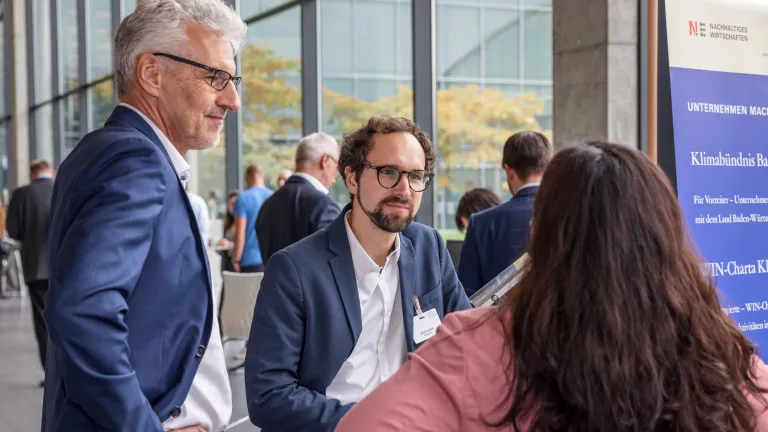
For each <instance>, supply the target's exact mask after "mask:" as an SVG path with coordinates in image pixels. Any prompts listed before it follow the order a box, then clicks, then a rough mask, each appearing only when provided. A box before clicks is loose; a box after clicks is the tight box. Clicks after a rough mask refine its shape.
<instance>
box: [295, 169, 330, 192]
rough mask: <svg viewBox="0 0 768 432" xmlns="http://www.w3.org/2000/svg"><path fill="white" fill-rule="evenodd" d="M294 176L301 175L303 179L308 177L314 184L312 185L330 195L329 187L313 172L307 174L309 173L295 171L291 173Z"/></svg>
mask: <svg viewBox="0 0 768 432" xmlns="http://www.w3.org/2000/svg"><path fill="white" fill-rule="evenodd" d="M293 176H296V177H301V178H303V179H306V180H307V181H308V182H309V183H311V184H312V186H314V187H315V189H317V190H319V191H320V192H322V193H324V194H326V195H328V188H327V187H325V186H323V184H322V183H320V180H318V179H316V178H315V176H313V175H312V174H307V173H303V172H295V173H293V174H291V177H293Z"/></svg>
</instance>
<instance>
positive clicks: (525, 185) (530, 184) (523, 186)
mask: <svg viewBox="0 0 768 432" xmlns="http://www.w3.org/2000/svg"><path fill="white" fill-rule="evenodd" d="M540 184H541V183H540V182H532V183H526V184H524V185H522V186H520V189H518V190H517V193H520V191H521V190H523V189H527V188H531V187H538V186H539V185H540ZM515 195H517V194H515Z"/></svg>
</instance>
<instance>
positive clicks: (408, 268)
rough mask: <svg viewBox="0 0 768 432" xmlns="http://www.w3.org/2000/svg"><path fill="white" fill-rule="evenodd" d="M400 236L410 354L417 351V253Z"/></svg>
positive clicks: (407, 338)
mask: <svg viewBox="0 0 768 432" xmlns="http://www.w3.org/2000/svg"><path fill="white" fill-rule="evenodd" d="M398 235H399V236H400V259H399V260H398V262H397V267H398V270H399V271H400V300H401V301H402V302H403V328H404V329H405V343H406V345H407V346H408V352H413V351H415V350H416V346H415V344H414V342H413V316H414V312H415V306H414V304H413V296H414V295H415V294H414V293H415V290H414V285H415V283H416V273H415V272H416V265H415V264H414V263H415V262H416V260H415V256H416V254H415V252H414V250H413V244H412V243H411V241H410V240H409V239H408V238H407V237H405V236H404V235H402V234H398Z"/></svg>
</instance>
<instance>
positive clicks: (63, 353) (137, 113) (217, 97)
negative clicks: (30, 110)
mask: <svg viewBox="0 0 768 432" xmlns="http://www.w3.org/2000/svg"><path fill="white" fill-rule="evenodd" d="M246 29H247V27H246V25H245V23H244V22H243V21H242V20H241V19H240V16H239V15H238V13H237V12H235V11H234V10H233V9H232V8H231V7H228V6H227V5H226V3H224V1H223V0H143V1H140V2H138V6H137V7H136V10H135V11H134V12H133V13H132V14H130V15H128V16H127V17H126V18H125V19H124V20H123V21H122V22H121V23H120V26H119V27H118V29H117V36H116V37H115V44H114V47H115V49H114V52H115V82H116V87H117V91H118V95H119V98H120V104H119V106H117V107H116V108H115V109H114V111H113V112H112V115H111V116H110V118H109V120H108V121H107V123H106V124H105V127H104V128H102V129H98V130H96V131H93V132H91V133H89V134H88V135H86V136H85V137H84V138H83V139H82V140H81V141H80V142H79V143H78V144H77V146H76V147H75V148H74V149H73V150H72V152H71V153H70V154H69V156H67V158H66V160H65V161H64V162H63V164H62V165H61V168H60V169H59V173H58V175H57V178H56V185H55V187H54V193H53V199H52V203H51V207H52V211H53V215H52V217H51V231H50V248H51V252H50V255H49V256H50V258H51V282H50V290H49V293H48V302H47V304H46V309H45V321H46V324H47V325H48V331H49V345H48V350H49V352H48V354H49V355H48V363H47V367H46V379H45V395H44V402H43V416H42V417H43V418H42V430H43V432H59V431H60V432H70V431H96V430H100V431H110V432H137V431H141V432H163V431H169V430H177V431H185V432H201V431H206V432H221V431H223V430H224V429H225V428H226V426H227V424H228V423H229V418H230V416H231V413H232V392H231V389H230V386H229V376H228V374H227V369H226V365H225V362H224V352H223V349H222V344H221V337H220V333H219V330H218V322H217V319H216V310H215V309H214V308H213V306H214V304H213V299H212V293H213V287H212V284H211V273H210V266H209V264H208V258H207V253H206V249H205V247H204V244H203V239H202V237H201V236H200V233H199V230H198V229H197V228H196V224H197V221H196V219H195V215H194V213H193V212H192V210H191V208H190V205H189V202H188V200H187V196H186V193H185V190H184V188H185V185H186V183H187V182H188V181H189V179H190V178H191V176H193V175H196V173H194V172H193V171H192V169H191V167H190V166H189V164H188V163H187V162H186V160H185V159H184V155H185V154H186V153H187V152H189V151H190V150H206V149H209V148H211V147H214V146H216V145H217V144H218V142H219V139H220V137H221V130H222V128H223V127H224V121H225V117H226V115H227V113H228V112H229V111H237V110H239V109H240V97H239V95H238V94H237V84H238V83H239V82H240V77H238V76H236V73H237V71H236V64H235V56H236V55H237V53H238V51H239V49H240V47H241V46H242V44H243V41H244V38H245V32H246Z"/></svg>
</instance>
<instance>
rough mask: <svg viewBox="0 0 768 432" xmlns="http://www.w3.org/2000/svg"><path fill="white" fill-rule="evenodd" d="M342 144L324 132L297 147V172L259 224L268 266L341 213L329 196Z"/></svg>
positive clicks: (265, 208) (267, 203)
mask: <svg viewBox="0 0 768 432" xmlns="http://www.w3.org/2000/svg"><path fill="white" fill-rule="evenodd" d="M338 161H339V143H337V142H336V140H335V139H334V138H333V137H332V136H330V135H328V134H324V133H322V132H318V133H313V134H311V135H307V136H305V137H304V138H302V139H301V140H300V141H299V144H298V145H297V146H296V172H295V173H294V174H293V175H292V176H291V177H289V178H288V180H287V181H286V182H285V185H283V187H281V188H280V189H278V190H277V192H275V193H274V194H273V195H272V196H271V197H269V198H268V199H267V200H266V201H265V202H264V204H263V205H262V207H261V211H260V212H259V217H258V219H257V221H256V234H257V237H258V238H259V248H260V249H261V258H262V260H263V261H264V264H266V263H267V261H268V260H269V258H270V257H271V256H272V255H274V254H275V253H276V252H278V251H279V250H280V249H283V248H285V247H288V246H290V245H292V244H294V243H296V242H297V241H299V240H301V239H303V238H304V237H306V236H308V235H310V234H312V233H314V232H315V231H318V230H320V229H321V228H323V227H324V226H326V225H328V224H329V223H331V221H333V220H334V219H336V217H337V216H338V215H339V213H340V212H341V210H340V209H339V206H338V204H336V201H334V200H333V198H331V197H330V196H328V188H330V187H331V186H332V185H333V184H334V183H335V182H336V170H337V167H338V165H337V163H338Z"/></svg>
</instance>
